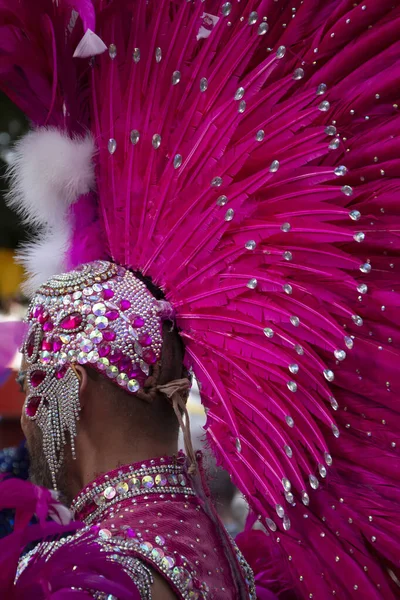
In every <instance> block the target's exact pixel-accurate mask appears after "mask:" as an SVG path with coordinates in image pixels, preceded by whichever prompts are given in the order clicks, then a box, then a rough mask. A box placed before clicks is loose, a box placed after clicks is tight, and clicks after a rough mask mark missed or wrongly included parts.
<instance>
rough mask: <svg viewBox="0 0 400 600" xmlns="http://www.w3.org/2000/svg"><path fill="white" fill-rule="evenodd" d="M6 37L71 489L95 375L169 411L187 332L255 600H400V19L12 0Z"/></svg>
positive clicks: (365, 10) (43, 404)
mask: <svg viewBox="0 0 400 600" xmlns="http://www.w3.org/2000/svg"><path fill="white" fill-rule="evenodd" d="M0 22H1V24H2V26H3V35H2V36H1V41H0V48H1V61H2V62H1V68H2V77H1V78H0V87H1V88H2V89H3V90H4V91H5V92H6V93H7V94H8V95H9V96H10V97H11V99H12V100H14V101H15V102H16V103H17V104H18V105H19V106H20V107H21V108H22V109H23V110H24V111H25V112H26V113H27V114H28V116H29V117H30V118H31V120H32V122H33V125H34V129H33V131H32V132H31V133H30V134H28V136H27V137H26V138H24V139H22V140H21V141H20V142H19V143H18V145H17V147H16V149H15V154H14V161H13V165H12V167H11V176H12V180H13V187H12V193H11V196H10V204H11V205H12V206H14V207H15V208H16V209H17V210H19V212H20V213H21V214H22V215H23V216H24V218H25V219H26V221H27V222H28V223H29V224H31V225H33V226H37V227H38V228H39V232H38V236H37V239H36V240H34V241H32V242H31V243H30V244H28V245H27V246H26V247H25V248H24V249H23V250H22V252H21V260H22V261H23V262H24V264H25V266H26V268H27V271H28V273H29V278H28V281H27V284H26V290H27V291H30V292H31V293H34V296H33V299H32V303H31V306H30V309H29V313H28V318H27V322H28V324H29V328H30V331H29V334H28V336H27V338H26V340H25V343H24V355H25V357H26V360H27V362H28V363H29V369H28V371H29V373H28V391H29V394H28V398H27V401H26V406H25V411H26V414H27V415H28V417H29V418H31V419H32V420H33V421H35V422H36V423H37V425H38V426H39V427H40V428H41V429H42V431H43V435H44V439H45V446H44V451H45V455H46V458H47V460H48V464H49V465H50V468H51V471H52V473H53V476H54V477H53V479H54V482H56V476H57V472H58V469H59V467H60V464H61V462H62V456H63V449H64V446H65V444H66V440H67V439H71V440H72V445H73V440H74V438H75V436H76V433H77V429H76V420H77V417H78V414H79V410H80V405H79V382H78V380H77V378H76V376H75V374H74V373H75V371H74V369H73V367H74V365H86V368H92V369H96V370H97V371H99V372H101V373H103V374H104V376H105V377H107V378H109V379H110V380H112V381H113V382H114V383H115V385H116V386H119V387H120V388H122V389H124V390H126V393H127V394H131V395H132V397H133V399H134V400H135V401H136V400H138V399H139V398H140V397H143V394H144V393H146V394H147V398H148V399H149V400H150V401H151V397H152V396H151V393H153V392H154V389H150V390H149V388H150V387H151V386H150V384H149V380H152V381H154V379H155V375H154V374H155V373H156V372H157V368H158V365H159V363H160V360H162V356H163V354H162V344H161V337H160V336H161V330H162V326H163V323H164V322H166V321H172V322H174V323H175V324H176V327H177V328H178V330H179V332H180V336H181V339H182V341H183V343H184V346H185V365H186V367H187V369H188V370H189V371H190V373H191V374H193V375H194V376H195V377H196V378H197V380H198V381H199V387H200V390H201V397H202V402H203V404H204V406H205V407H206V409H207V417H208V419H207V425H206V430H207V436H208V440H209V443H210V446H211V447H212V449H213V451H214V453H215V455H216V457H217V460H218V462H219V463H220V464H222V465H223V466H224V467H225V468H226V469H227V470H228V471H229V472H230V474H231V475H232V478H233V481H234V482H235V484H236V485H237V486H238V488H239V489H240V490H241V491H242V493H243V494H244V495H245V497H246V498H247V500H248V502H249V504H250V507H251V509H252V517H251V518H250V520H249V530H248V531H247V532H246V534H244V536H242V537H241V539H240V540H239V541H240V545H241V547H242V548H243V550H244V551H245V554H246V558H247V559H248V560H249V563H250V565H251V567H252V569H253V572H254V575H255V583H256V587H257V594H258V596H259V598H262V597H263V594H264V596H265V595H266V594H268V593H269V591H268V590H272V591H273V592H274V593H276V594H278V595H282V594H285V593H286V591H287V590H292V591H293V593H294V594H295V595H296V596H297V597H298V598H300V599H301V600H303V599H306V598H314V599H322V600H325V599H326V598H329V597H331V596H336V597H338V598H341V599H342V598H343V599H345V600H347V599H350V600H353V598H358V597H363V598H385V599H389V600H392V599H394V598H396V597H398V593H399V581H400V569H399V567H400V565H399V557H400V535H399V534H400V517H399V511H398V503H399V474H400V469H399V466H400V461H399V450H398V444H399V440H398V437H399V422H400V419H399V406H400V405H399V402H398V399H399V388H400V383H399V378H398V377H397V374H396V373H397V369H398V364H399V355H400V352H399V346H400V337H399V324H400V320H399V311H398V307H399V277H398V274H397V273H398V269H399V264H400V263H399V231H400V215H399V206H400V203H399V173H400V159H399V156H400V153H399V146H400V142H399V134H400V115H399V112H398V102H399V99H398V89H399V78H400V69H399V59H400V42H399V41H398V31H399V25H400V6H399V5H398V3H396V2H393V0H366V1H365V3H363V4H361V3H360V4H357V3H354V2H353V0H291V1H289V0H248V1H247V2H245V1H243V0H242V1H241V2H239V1H236V0H234V1H232V2H224V1H222V0H221V1H216V0H205V1H204V2H202V1H201V0H193V1H189V2H183V1H182V2H180V1H174V0H159V1H156V0H58V1H57V2H53V1H52V0H37V1H36V0H35V5H34V6H33V4H32V2H31V0H20V2H19V3H18V7H17V8H16V7H15V2H14V1H11V0H2V2H1V3H0ZM39 174H40V176H39ZM60 273H61V275H60ZM143 277H148V278H150V279H151V281H152V283H153V284H154V286H156V287H157V288H158V289H159V290H162V292H163V295H164V299H163V300H156V299H155V298H154V296H153V295H152V293H151V292H150V291H149V289H147V287H146V286H145V285H144V284H143V283H142V279H143ZM174 385H175V387H174V386H172V387H171V386H169V387H168V388H164V389H161V388H159V387H157V386H156V391H157V392H159V393H163V394H165V395H166V397H167V398H168V401H170V402H171V403H173V405H174V409H176V414H177V415H178V416H179V415H180V411H181V413H183V412H184V405H183V403H182V402H181V401H180V400H179V398H181V396H180V395H179V393H178V391H179V390H180V392H183V391H185V390H187V387H188V380H187V379H186V378H184V379H182V380H180V381H178V382H175V384H174ZM185 386H186V387H185ZM135 396H136V398H135ZM179 402H180V403H179ZM182 422H183V421H182ZM183 426H184V424H183ZM186 433H187V431H186ZM192 459H193V457H192ZM192 462H193V461H192ZM110 527H111V525H110ZM251 527H252V529H250V528H251ZM106 529H107V528H106ZM177 530H179V527H177ZM110 531H111V530H110ZM140 533H143V532H140ZM92 534H93V532H92ZM93 535H94V534H93ZM171 535H172V534H171ZM164 537H165V536H164ZM146 542H148V543H151V544H152V545H153V540H148V539H146ZM95 544H97V542H95ZM157 548H161V547H160V546H158V547H157ZM153 549H154V547H153ZM161 550H162V548H161ZM162 551H163V552H164V550H162ZM60 552H61V550H57V552H56V553H54V555H53V557H54V561H55V562H54V564H55V565H56V564H57V561H56V557H57V556H58V557H59V558H58V560H61V554H60ZM65 552H67V548H66V549H65ZM205 552H206V553H207V551H205ZM156 554H157V553H156ZM85 556H86V555H85ZM188 558H189V560H190V557H188ZM88 560H89V558H88ZM114 566H115V565H114ZM201 568H203V566H202V567H201ZM22 577H23V574H22V575H21V580H22ZM21 585H22V584H21ZM234 593H235V592H234V591H231V594H233V595H234Z"/></svg>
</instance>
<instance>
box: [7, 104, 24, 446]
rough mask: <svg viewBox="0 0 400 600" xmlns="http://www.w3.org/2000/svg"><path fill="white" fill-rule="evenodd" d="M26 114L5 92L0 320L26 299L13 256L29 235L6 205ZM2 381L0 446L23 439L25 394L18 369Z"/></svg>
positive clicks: (16, 313)
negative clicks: (10, 163) (8, 175)
mask: <svg viewBox="0 0 400 600" xmlns="http://www.w3.org/2000/svg"><path fill="white" fill-rule="evenodd" d="M27 128H28V123H27V122H26V119H25V117H24V115H23V114H22V113H21V112H20V111H18V110H17V108H16V107H15V106H14V105H13V104H12V103H11V102H10V101H9V100H8V99H7V98H6V97H5V96H3V95H0V320H2V321H4V320H15V319H20V318H21V317H22V315H23V313H24V311H25V306H26V299H25V298H23V297H22V296H21V294H20V284H21V281H22V278H23V271H22V269H21V267H20V266H19V265H18V264H17V263H16V262H15V260H14V253H15V249H16V248H17V246H18V244H20V243H21V242H22V241H23V240H24V239H26V238H27V237H28V236H29V232H28V231H26V230H25V229H24V228H23V227H22V225H21V223H20V221H19V219H18V218H17V216H16V215H15V214H14V213H13V212H12V211H11V210H10V209H9V208H8V207H7V206H6V203H5V196H6V194H7V189H8V188H7V181H6V177H5V175H6V168H7V162H8V160H9V158H10V153H11V152H12V145H13V143H14V142H15V140H16V139H18V137H20V136H21V135H23V133H24V132H25V131H26V130H27ZM13 367H14V369H13V370H11V371H9V372H8V374H7V376H6V377H5V378H4V379H5V380H4V381H0V386H1V387H0V449H2V448H5V447H8V446H11V445H16V444H17V443H18V442H19V441H20V440H21V439H22V432H21V430H20V427H19V414H20V411H21V406H22V400H23V397H22V394H21V393H20V392H19V389H18V386H17V384H16V382H15V376H16V373H15V369H16V368H17V367H18V358H17V357H16V359H15V361H14V364H13Z"/></svg>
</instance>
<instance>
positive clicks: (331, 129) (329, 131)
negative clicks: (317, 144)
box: [325, 125, 337, 135]
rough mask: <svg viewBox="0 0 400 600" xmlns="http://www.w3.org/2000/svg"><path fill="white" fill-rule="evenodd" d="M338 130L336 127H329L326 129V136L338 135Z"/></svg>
mask: <svg viewBox="0 0 400 600" xmlns="http://www.w3.org/2000/svg"><path fill="white" fill-rule="evenodd" d="M336 132H337V129H336V127H335V126H334V125H327V126H326V127H325V133H326V135H336Z"/></svg>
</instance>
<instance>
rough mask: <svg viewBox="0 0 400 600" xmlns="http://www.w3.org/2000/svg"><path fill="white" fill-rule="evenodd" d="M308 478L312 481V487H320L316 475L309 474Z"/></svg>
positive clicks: (314, 488) (315, 488)
mask: <svg viewBox="0 0 400 600" xmlns="http://www.w3.org/2000/svg"><path fill="white" fill-rule="evenodd" d="M308 480H309V482H310V486H311V487H312V489H313V490H317V489H318V487H319V481H318V479H317V478H316V477H315V475H309V477H308Z"/></svg>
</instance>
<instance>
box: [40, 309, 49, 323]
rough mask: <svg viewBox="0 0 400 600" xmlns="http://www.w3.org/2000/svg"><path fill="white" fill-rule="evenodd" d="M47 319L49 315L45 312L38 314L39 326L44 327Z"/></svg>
mask: <svg viewBox="0 0 400 600" xmlns="http://www.w3.org/2000/svg"><path fill="white" fill-rule="evenodd" d="M48 318H49V315H48V314H47V313H45V312H42V313H40V315H39V316H38V321H39V323H40V324H41V325H44V324H45V323H46V321H47V319H48Z"/></svg>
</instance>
